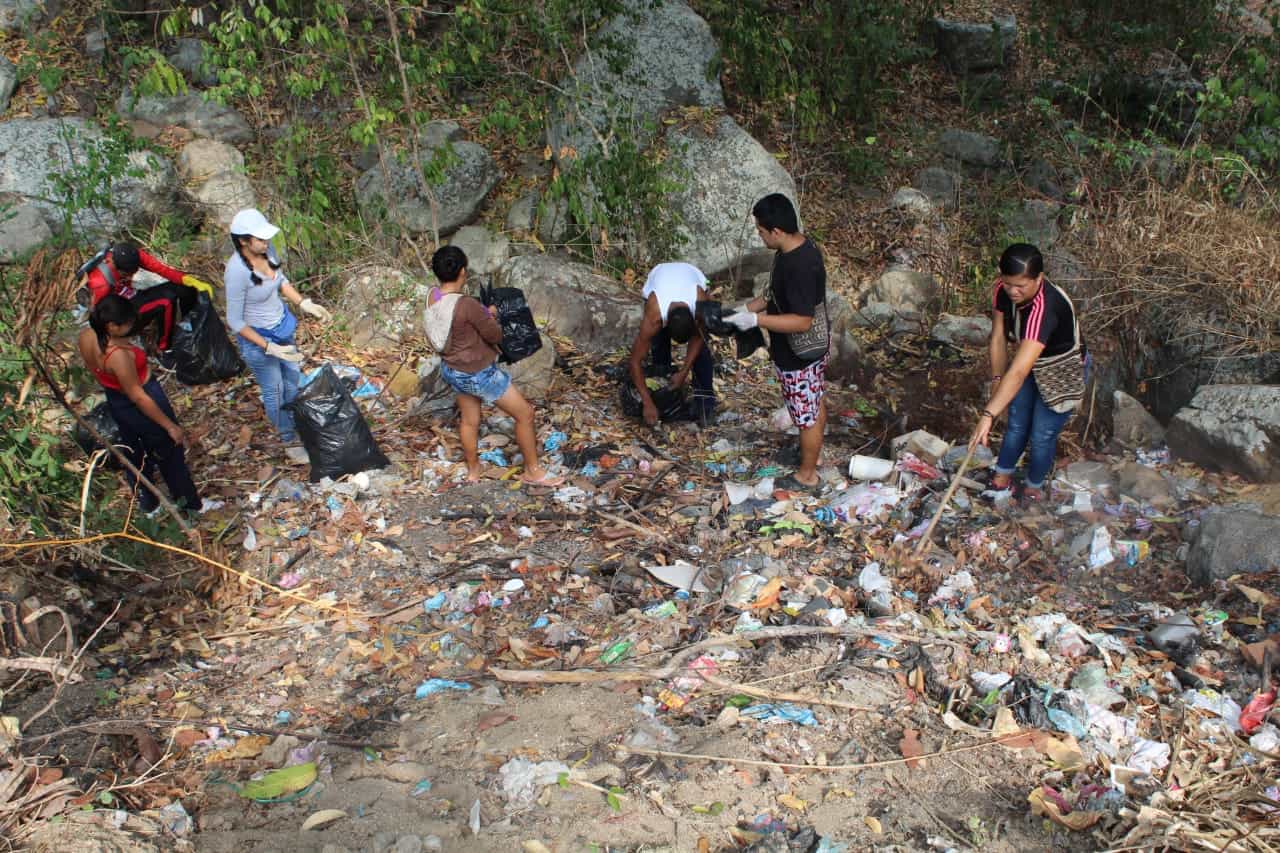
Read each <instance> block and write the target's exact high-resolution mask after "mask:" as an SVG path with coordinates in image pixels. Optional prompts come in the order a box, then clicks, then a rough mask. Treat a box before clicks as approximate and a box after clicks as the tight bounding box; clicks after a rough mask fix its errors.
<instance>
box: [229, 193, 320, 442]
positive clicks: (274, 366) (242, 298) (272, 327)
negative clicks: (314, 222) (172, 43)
mask: <svg viewBox="0 0 1280 853" xmlns="http://www.w3.org/2000/svg"><path fill="white" fill-rule="evenodd" d="M279 233H280V229H279V228H277V227H276V226H274V225H272V224H271V223H270V222H268V221H267V218H266V217H265V216H263V215H262V213H261V212H259V211H258V210H255V209H253V208H247V209H245V210H242V211H240V212H239V213H237V214H236V215H235V217H234V218H233V219H232V220H231V243H232V245H234V246H235V251H234V252H233V253H232V255H231V257H229V258H227V266H226V270H225V271H224V273H223V276H222V280H223V284H224V285H225V286H226V289H227V325H228V326H230V327H231V331H233V332H235V334H236V335H237V336H238V338H239V341H240V353H241V355H243V356H244V360H245V363H246V364H248V365H249V369H250V370H252V371H253V376H254V378H255V379H257V380H258V389H259V391H260V392H261V394H262V405H263V408H265V409H266V411H267V420H269V421H271V424H272V425H273V426H274V427H275V428H276V430H277V431H278V432H279V434H280V440H281V441H283V442H284V443H285V445H286V452H287V453H288V454H289V457H290V458H291V459H294V460H295V461H305V460H306V451H305V450H303V449H302V447H300V446H298V444H297V441H298V433H297V431H296V430H295V429H294V425H293V415H292V414H291V413H290V412H289V411H288V410H287V409H285V408H284V406H285V404H287V403H291V402H293V399H294V397H296V396H297V395H298V383H299V380H300V379H301V372H300V371H299V370H298V363H299V362H301V361H302V353H300V352H298V348H297V346H295V345H294V341H293V335H294V332H295V331H296V330H297V328H298V320H297V318H296V317H294V315H293V312H291V311H290V310H289V309H288V308H286V307H285V304H284V299H287V300H289V302H291V303H293V304H294V305H296V306H297V307H298V308H299V309H301V310H302V311H303V312H305V313H307V314H310V315H311V316H313V317H315V318H316V319H318V320H320V321H321V322H328V321H329V320H330V319H331V315H330V314H329V312H328V311H327V310H326V309H325V308H323V307H321V306H319V305H317V304H316V303H314V302H312V301H311V300H310V299H306V298H304V297H303V296H302V294H301V293H299V292H298V290H297V288H295V287H294V286H293V285H292V284H290V283H289V279H288V277H287V276H285V274H284V272H283V271H282V270H281V269H280V260H279V257H278V256H277V254H276V250H275V247H274V246H273V245H271V239H272V238H273V237H275V236H276V235H277V234H279ZM282 296H283V297H284V299H281V297H282Z"/></svg>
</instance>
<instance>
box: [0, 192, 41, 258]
mask: <svg viewBox="0 0 1280 853" xmlns="http://www.w3.org/2000/svg"><path fill="white" fill-rule="evenodd" d="M52 239H53V232H52V231H51V230H49V223H47V222H45V221H44V217H43V216H41V215H40V211H39V210H38V209H36V207H35V206H34V205H30V204H22V203H19V204H17V205H16V206H13V207H9V206H8V205H6V204H5V203H4V202H0V264H11V263H13V262H14V261H18V260H21V259H22V258H24V257H26V256H27V255H28V254H29V253H30V252H33V251H35V250H36V249H38V248H40V247H41V246H43V245H44V244H45V243H47V242H49V241H50V240H52Z"/></svg>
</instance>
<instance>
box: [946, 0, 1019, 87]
mask: <svg viewBox="0 0 1280 853" xmlns="http://www.w3.org/2000/svg"><path fill="white" fill-rule="evenodd" d="M931 28H932V30H933V44H934V48H935V49H936V50H937V51H938V57H939V58H940V59H941V60H942V61H943V62H944V63H946V65H947V67H948V68H950V69H951V70H952V71H954V72H956V73H957V74H967V73H969V72H972V71H991V70H993V69H996V68H1001V67H1003V66H1005V65H1006V64H1008V62H1009V60H1010V58H1011V57H1012V55H1013V48H1014V44H1015V43H1016V42H1017V39H1018V22H1017V20H1016V19H1015V18H1014V17H1013V15H997V16H996V17H994V18H992V19H991V22H990V23H986V24H979V23H973V22H971V21H949V20H946V19H945V18H934V19H933V22H932V27H931Z"/></svg>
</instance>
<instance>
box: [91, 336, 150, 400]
mask: <svg viewBox="0 0 1280 853" xmlns="http://www.w3.org/2000/svg"><path fill="white" fill-rule="evenodd" d="M118 349H131V350H133V366H134V368H135V369H136V370H137V371H138V382H140V383H143V384H145V383H146V381H147V354H146V353H145V352H143V351H142V348H141V347H135V346H129V347H120V346H115V347H107V351H106V352H105V353H103V354H102V366H103V369H102V370H95V371H93V375H94V376H97V377H98V381H99V382H101V383H102V387H103V388H110V389H111V390H112V391H123V390H124V389H123V388H121V387H120V381H119V380H118V379H116V376H115V374H114V373H112V372H110V371H109V370H106V365H107V360H108V359H109V358H111V353H113V352H115V351H116V350H118Z"/></svg>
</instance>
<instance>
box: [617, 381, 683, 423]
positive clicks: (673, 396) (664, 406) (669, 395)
mask: <svg viewBox="0 0 1280 853" xmlns="http://www.w3.org/2000/svg"><path fill="white" fill-rule="evenodd" d="M687 388H688V386H685V387H684V388H659V389H658V390H656V391H650V392H649V396H650V397H652V398H653V405H654V406H656V407H657V409H658V420H660V421H687V420H691V416H690V413H689V397H688V393H687ZM618 400H619V402H620V403H621V405H622V413H623V414H624V415H626V416H627V417H629V418H638V417H641V416H642V415H643V414H644V401H643V400H641V399H640V392H639V391H637V390H636V387H635V386H634V385H632V384H631V380H630V379H627V380H626V381H625V382H624V383H623V384H622V385H621V386H619V388H618Z"/></svg>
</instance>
